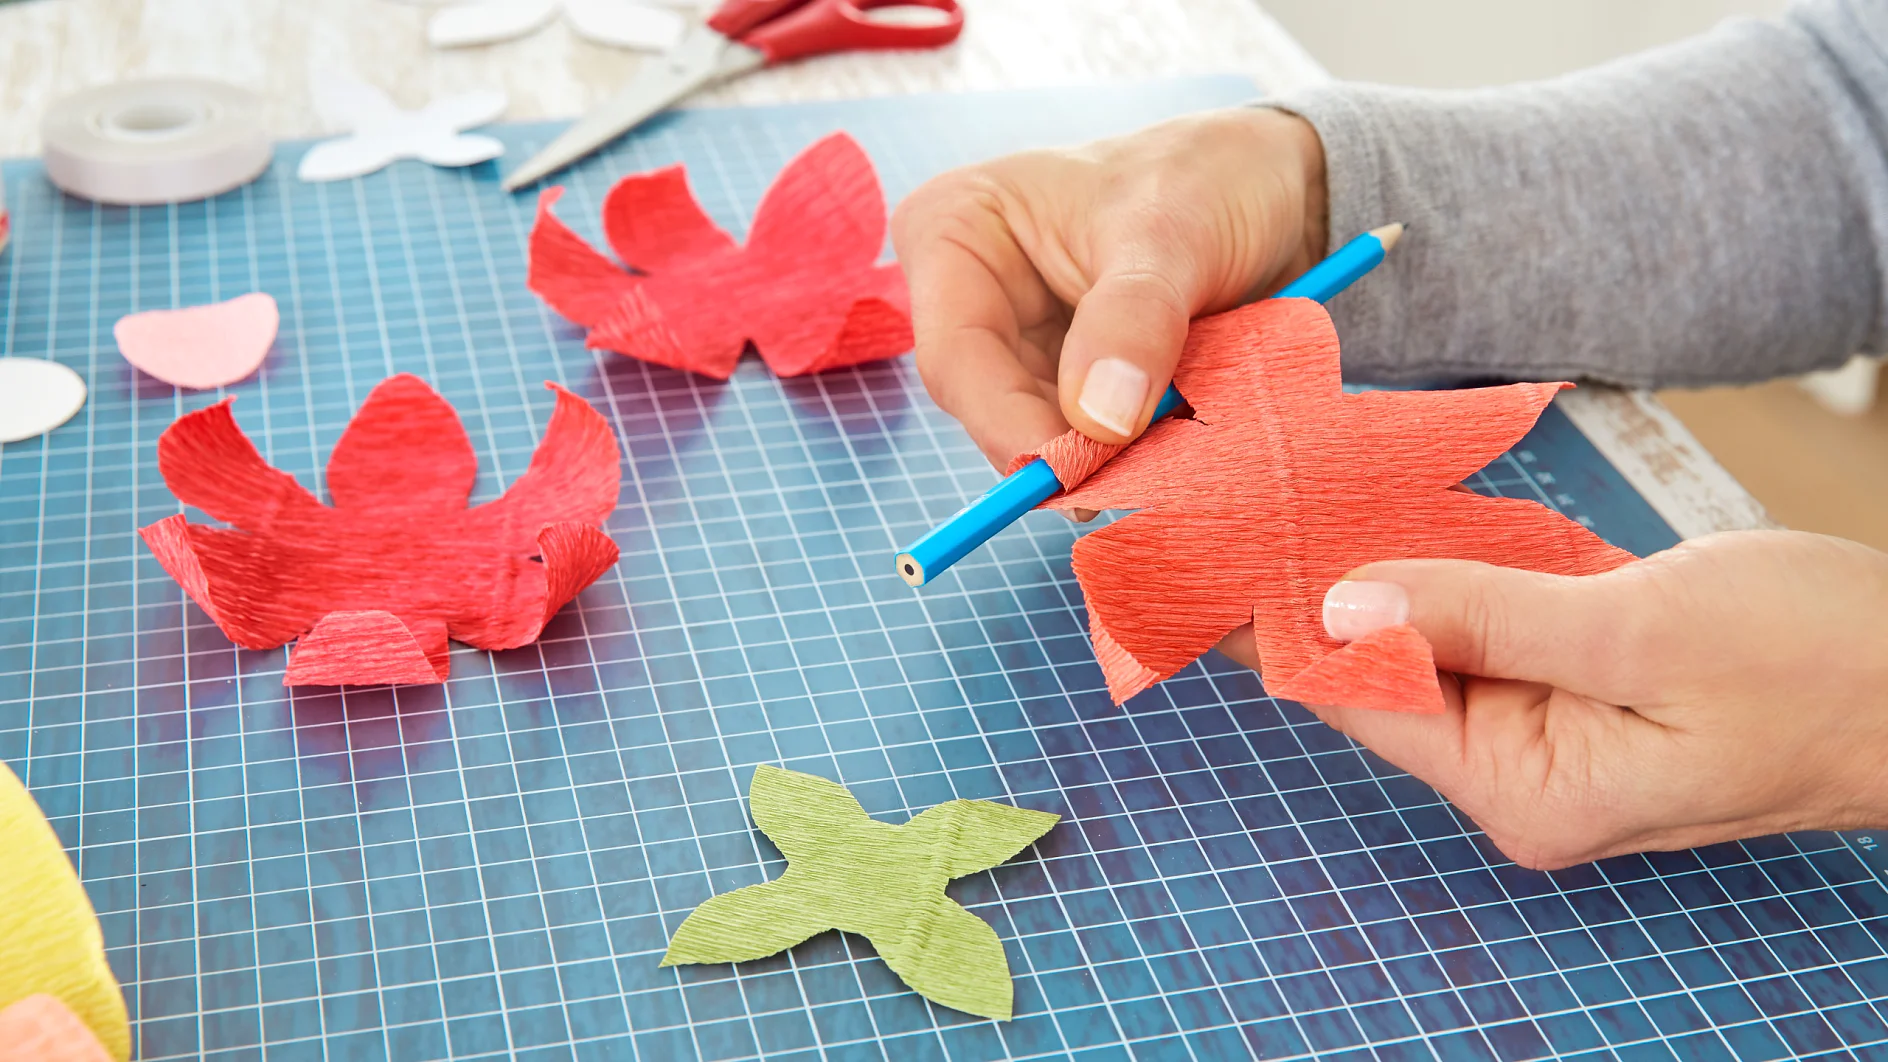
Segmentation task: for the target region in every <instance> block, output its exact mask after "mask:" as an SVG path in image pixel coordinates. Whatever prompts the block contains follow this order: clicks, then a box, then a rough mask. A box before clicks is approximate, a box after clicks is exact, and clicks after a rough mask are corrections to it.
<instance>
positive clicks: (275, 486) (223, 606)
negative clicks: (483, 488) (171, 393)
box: [142, 375, 622, 686]
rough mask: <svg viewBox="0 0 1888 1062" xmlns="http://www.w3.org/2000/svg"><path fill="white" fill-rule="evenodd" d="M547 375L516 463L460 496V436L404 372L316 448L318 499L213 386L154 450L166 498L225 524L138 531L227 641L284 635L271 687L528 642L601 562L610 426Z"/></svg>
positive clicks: (440, 403)
mask: <svg viewBox="0 0 1888 1062" xmlns="http://www.w3.org/2000/svg"><path fill="white" fill-rule="evenodd" d="M546 386H547V387H550V388H551V389H552V390H553V391H555V392H557V408H556V411H555V412H554V413H553V414H552V415H551V421H550V426H549V427H548V428H547V429H546V430H545V433H544V438H543V440H542V441H541V442H539V444H538V448H537V452H536V453H535V454H533V455H532V458H531V466H530V467H529V468H528V469H526V470H525V473H524V475H522V476H520V477H519V478H518V480H517V482H515V483H513V484H512V485H511V488H510V489H509V490H507V491H506V492H505V493H504V495H503V496H502V497H500V498H497V499H496V500H493V501H490V502H486V503H485V504H483V505H479V506H475V507H473V508H470V509H468V508H466V501H467V499H468V498H469V497H470V495H471V493H472V485H473V480H474V479H475V477H476V476H477V474H478V460H477V458H476V457H475V456H474V454H473V452H472V444H471V442H470V441H469V440H468V439H467V438H466V434H465V429H464V428H463V427H461V426H460V424H459V416H458V414H457V413H455V412H453V409H452V406H450V405H449V404H447V402H446V400H445V399H443V398H441V397H440V396H439V395H438V394H436V393H434V391H433V390H432V388H430V387H428V386H426V384H425V383H424V382H422V381H421V380H420V379H419V378H418V377H414V376H407V375H400V376H394V377H391V378H389V379H387V380H384V381H382V382H381V383H380V385H379V386H377V387H375V388H374V390H373V393H372V394H370V395H368V396H367V401H366V403H364V404H363V405H362V406H361V408H360V411H359V412H358V413H356V414H355V415H354V419H353V420H352V421H351V422H349V424H348V426H347V430H346V431H345V432H343V433H342V435H341V439H340V441H339V442H338V443H336V444H335V447H334V453H333V454H332V455H331V456H330V457H329V459H328V475H327V481H328V494H329V496H330V499H331V500H332V505H323V504H322V503H321V502H320V501H318V500H317V499H316V498H315V496H314V495H313V494H310V493H309V492H308V491H306V490H304V489H303V488H302V487H301V486H300V485H299V484H297V483H296V482H295V480H294V478H293V477H291V476H289V475H288V474H286V473H284V472H280V471H277V470H276V469H274V468H271V467H270V466H269V465H268V464H267V463H265V462H264V461H263V459H262V456H261V455H260V454H259V453H257V452H256V448H255V446H253V445H252V444H251V443H250V442H249V439H248V438H247V437H245V436H244V435H243V433H242V431H241V429H239V428H237V426H236V421H235V419H234V417H232V416H231V414H230V400H228V399H225V400H224V401H222V402H219V403H218V404H216V405H214V406H211V407H209V408H207V409H200V410H198V411H196V412H194V413H189V414H186V415H184V416H183V417H180V418H178V420H177V422H176V423H174V424H172V425H171V426H170V427H169V428H168V429H166V430H165V432H164V434H163V436H162V437H161V438H159V439H158V442H157V461H158V470H159V471H160V472H161V473H163V476H164V482H165V483H167V484H168V485H169V486H170V489H171V492H172V493H174V494H176V495H177V497H178V499H179V500H180V501H182V502H184V503H185V504H186V505H194V506H196V507H197V508H199V509H202V510H203V511H204V512H206V513H209V514H210V515H211V516H213V517H215V518H216V519H218V520H221V521H223V522H224V523H227V524H230V525H232V526H231V527H228V528H221V527H204V526H201V525H197V524H190V523H186V522H185V520H184V517H183V516H182V515H178V516H173V517H170V518H168V519H165V520H160V521H158V522H157V523H155V524H152V525H151V526H149V527H146V528H144V529H143V532H142V534H143V535H144V540H145V542H147V543H148V544H149V545H150V547H151V551H152V552H153V553H155V554H156V555H157V558H158V560H159V561H160V562H161V563H162V564H163V565H164V570H165V571H168V572H169V573H170V574H171V577H172V578H174V579H176V580H177V582H178V583H180V584H181V585H182V586H183V588H184V589H185V591H187V592H188V593H189V594H190V597H191V599H192V600H194V601H196V603H197V604H198V605H200V606H202V608H203V610H204V611H205V612H207V613H209V615H210V618H211V619H212V620H214V621H216V625H217V626H218V627H221V628H222V629H223V633H225V634H227V635H228V636H229V638H230V640H231V641H233V642H235V643H236V644H237V645H240V646H243V647H244V648H248V649H272V648H274V647H276V646H279V645H283V644H286V643H287V642H289V641H291V640H293V639H297V638H299V639H300V641H299V642H298V643H297V644H296V646H295V649H294V652H293V653H291V654H290V656H289V661H288V672H287V675H286V676H285V677H284V680H283V682H284V684H285V685H291V686H293V685H341V684H368V683H375V684H378V683H436V682H443V681H445V679H446V675H447V645H446V640H447V638H448V637H451V638H456V639H458V640H460V641H462V642H465V643H467V644H469V645H473V646H476V647H477V648H480V649H512V648H516V647H518V646H521V645H527V644H529V643H530V642H532V641H534V640H536V638H537V637H538V635H539V633H540V632H542V631H543V629H544V625H545V623H546V622H548V621H549V620H550V618H551V616H552V614H554V613H555V612H556V611H557V610H558V609H559V608H561V607H563V605H564V603H565V602H567V601H569V600H570V599H571V598H572V597H574V596H576V594H577V592H578V591H579V590H582V589H583V588H584V587H586V586H588V585H590V584H591V583H592V582H594V581H595V580H596V578H597V577H598V576H600V575H602V574H603V572H605V571H607V570H608V569H609V567H610V566H611V565H613V564H615V563H616V557H617V549H616V544H615V543H614V542H612V541H610V538H609V536H607V535H605V534H604V533H603V532H602V531H601V530H599V529H598V528H599V525H601V524H602V522H603V520H604V518H605V517H606V516H608V515H609V513H610V511H611V510H612V509H613V508H615V506H616V497H617V493H618V490H619V488H620V487H621V484H622V469H621V466H620V465H619V463H618V460H617V447H616V440H615V436H613V435H612V434H611V432H610V428H609V425H608V424H606V423H605V422H604V420H603V418H602V417H601V416H599V415H598V414H597V412H596V410H594V409H592V408H590V406H589V405H588V404H587V403H585V402H584V401H583V400H582V399H580V398H578V397H577V396H576V395H573V394H571V393H570V392H569V391H566V390H564V389H563V388H561V387H558V386H556V385H555V384H547V385H546Z"/></svg>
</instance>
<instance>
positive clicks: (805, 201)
mask: <svg viewBox="0 0 1888 1062" xmlns="http://www.w3.org/2000/svg"><path fill="white" fill-rule="evenodd" d="M884 244H885V194H884V192H882V191H880V190H879V184H878V174H877V173H874V172H873V170H872V160H871V159H870V158H867V157H866V154H865V149H864V148H861V147H860V146H859V142H858V141H856V140H854V139H852V138H851V137H849V136H847V135H846V134H844V133H832V134H830V135H828V136H826V137H823V138H821V139H819V140H817V141H815V142H814V143H813V145H812V146H811V147H808V148H807V149H806V150H805V151H802V152H800V153H799V154H798V155H797V156H795V157H794V159H793V161H791V162H789V163H787V166H786V168H785V169H783V170H781V171H780V176H778V177H776V178H774V183H773V186H772V187H771V188H768V189H767V194H766V195H764V196H762V197H761V201H760V206H759V207H758V208H756V209H755V211H754V227H753V229H752V230H751V231H750V232H749V233H748V235H747V247H748V253H750V254H753V255H756V256H760V257H764V258H767V259H770V260H772V261H777V262H780V263H782V264H789V263H793V264H795V268H796V269H797V270H799V271H802V272H807V273H814V272H824V271H829V270H846V271H851V270H856V269H858V268H859V267H861V266H869V265H871V264H872V263H873V262H875V261H877V260H878V252H879V250H880V249H881V248H882V247H883V246H884Z"/></svg>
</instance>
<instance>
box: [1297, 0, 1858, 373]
mask: <svg viewBox="0 0 1888 1062" xmlns="http://www.w3.org/2000/svg"><path fill="white" fill-rule="evenodd" d="M1268 102H1269V103H1270V105H1272V106H1277V107H1280V108H1282V109H1285V110H1289V111H1292V112H1295V113H1297V114H1300V115H1302V116H1304V117H1305V118H1306V119H1308V120H1309V121H1310V122H1311V123H1312V124H1313V125H1314V126H1316V128H1317V130H1318V133H1319V135H1320V136H1321V137H1322V139H1323V141H1324V150H1325V156H1326V170H1327V173H1328V175H1329V176H1328V181H1329V186H1330V187H1329V191H1330V231H1331V235H1332V239H1333V243H1334V244H1335V242H1337V241H1339V240H1342V239H1347V238H1349V237H1350V236H1353V235H1355V234H1356V233H1358V232H1361V231H1363V230H1365V229H1369V228H1373V227H1375V226H1377V225H1381V224H1384V223H1386V222H1390V221H1402V222H1405V223H1407V224H1408V225H1409V226H1410V229H1409V232H1408V234H1407V235H1406V236H1405V237H1404V238H1403V242H1402V243H1401V244H1399V245H1398V247H1397V248H1396V251H1395V253H1394V254H1392V255H1391V256H1390V259H1389V260H1388V261H1387V262H1385V263H1384V264H1383V266H1381V267H1380V268H1379V269H1378V270H1377V271H1376V272H1375V273H1373V274H1371V276H1369V277H1368V278H1366V279H1365V280H1364V281H1363V282H1361V283H1359V284H1357V285H1356V286H1355V287H1354V288H1352V289H1351V290H1350V291H1348V292H1346V293H1344V294H1342V295H1340V296H1338V297H1337V298H1336V299H1334V300H1332V303H1331V312H1332V315H1333V316H1334V318H1335V319H1336V322H1337V328H1338V335H1339V336H1340V337H1341V339H1342V340H1343V343H1344V364H1345V370H1346V375H1347V376H1350V377H1353V378H1357V379H1365V380H1379V381H1386V382H1388V381H1399V380H1401V381H1409V380H1420V379H1435V378H1437V377H1464V376H1490V375H1495V376H1508V377H1528V378H1548V377H1553V378H1565V377H1575V378H1580V377H1590V378H1594V379H1600V380H1607V381H1613V382H1618V383H1626V384H1633V385H1667V384H1699V383H1715V382H1728V381H1740V380H1755V379H1761V378H1764V377H1769V376H1776V375H1780V374H1785V373H1795V372H1803V371H1807V370H1810V369H1817V368H1826V367H1829V366H1832V365H1835V364H1837V363H1839V362H1840V361H1841V360H1842V359H1843V358H1845V357H1846V356H1847V355H1849V354H1851V353H1853V352H1855V351H1856V350H1873V351H1879V350H1882V349H1883V344H1882V340H1883V327H1884V322H1883V313H1884V306H1885V305H1888V299H1884V291H1883V285H1884V279H1885V278H1888V265H1885V262H1884V252H1885V251H1888V0H1812V2H1809V3H1805V4H1801V5H1799V6H1798V7H1796V8H1794V9H1793V10H1792V11H1791V12H1790V13H1789V14H1788V15H1787V16H1785V17H1784V18H1782V19H1780V20H1777V21H1773V22H1760V21H1754V20H1739V21H1735V22H1730V23H1726V24H1725V25H1723V26H1721V27H1719V28H1718V29H1716V30H1715V31H1713V32H1711V33H1708V34H1705V35H1704V36H1701V37H1697V38H1694V39H1692V40H1689V41H1685V42H1682V43H1680V44H1677V45H1673V46H1670V47H1667V48H1662V49H1658V50H1656V51H1652V52H1647V53H1644V54H1641V55H1637V56H1633V57H1631V58H1628V59H1623V60H1620V61H1617V62H1614V63H1611V64H1608V65H1605V66H1601V67H1596V68H1594V69H1591V70H1587V71H1582V72H1580V73H1577V74H1572V75H1569V76H1566V77H1562V78H1558V79H1555V80H1552V81H1545V82H1538V83H1534V84H1528V85H1518V86H1513V87H1507V88H1499V89H1483V90H1475V91H1469V92H1434V91H1416V90H1408V89H1395V88H1385V87H1379V86H1371V85H1358V84H1335V85H1331V86H1327V87H1322V88H1318V89H1314V90H1311V91H1307V92H1304V93H1302V94H1299V95H1294V96H1290V97H1285V98H1281V99H1276V100H1271V101H1268Z"/></svg>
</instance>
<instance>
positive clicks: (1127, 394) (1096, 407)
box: [1075, 358, 1147, 435]
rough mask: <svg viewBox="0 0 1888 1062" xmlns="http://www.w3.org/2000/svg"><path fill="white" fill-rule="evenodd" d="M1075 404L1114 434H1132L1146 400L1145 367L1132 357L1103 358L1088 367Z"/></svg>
mask: <svg viewBox="0 0 1888 1062" xmlns="http://www.w3.org/2000/svg"><path fill="white" fill-rule="evenodd" d="M1075 404H1076V405H1078V406H1080V407H1082V412H1084V413H1086V414H1088V415H1089V416H1091V417H1093V418H1095V423H1097V424H1099V425H1101V426H1102V427H1104V428H1107V429H1108V430H1109V431H1111V432H1114V433H1115V434H1117V435H1132V434H1133V433H1134V425H1135V424H1136V423H1137V422H1139V421H1140V419H1141V407H1142V406H1144V405H1146V404H1147V371H1146V370H1145V369H1142V368H1141V367H1140V366H1139V365H1136V364H1134V363H1133V362H1131V361H1122V360H1121V359H1120V358H1103V359H1101V360H1100V361H1098V362H1096V363H1095V364H1093V365H1090V366H1089V367H1088V378H1087V379H1085V380H1083V381H1082V394H1081V397H1080V398H1078V399H1076V400H1075Z"/></svg>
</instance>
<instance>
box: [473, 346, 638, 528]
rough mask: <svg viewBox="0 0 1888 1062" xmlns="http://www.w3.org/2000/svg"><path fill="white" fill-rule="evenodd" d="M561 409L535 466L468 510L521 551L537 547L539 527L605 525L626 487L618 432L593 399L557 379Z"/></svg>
mask: <svg viewBox="0 0 1888 1062" xmlns="http://www.w3.org/2000/svg"><path fill="white" fill-rule="evenodd" d="M544 386H545V387H547V388H549V389H550V390H551V391H553V392H555V393H556V395H557V408H556V409H555V410H553V411H552V413H551V422H550V424H549V425H548V426H547V427H546V428H545V429H544V438H543V439H541V440H539V441H538V448H537V450H535V451H534V452H533V453H532V454H531V466H530V467H529V468H527V469H525V471H524V475H522V476H519V477H518V480H517V482H515V483H513V484H512V485H511V488H510V489H509V490H507V491H505V493H504V494H503V495H501V496H499V497H498V498H496V499H494V500H492V501H489V502H486V503H485V504H484V505H481V506H479V507H477V508H475V509H473V510H472V511H471V512H470V513H469V514H467V520H468V522H469V523H470V525H471V526H472V528H473V530H474V531H475V533H477V534H479V535H480V536H482V537H487V538H489V539H491V540H493V541H495V542H498V543H500V544H501V545H502V546H503V548H505V549H509V550H512V551H514V552H518V553H530V552H533V548H534V546H535V545H536V542H537V536H538V531H539V529H541V528H543V527H544V525H546V524H552V523H563V522H569V521H576V522H578V523H585V524H600V523H602V522H603V521H604V518H606V517H608V516H609V515H610V513H611V512H613V511H614V510H615V509H616V497H617V494H618V493H619V492H620V491H621V490H622V487H623V470H622V466H621V463H620V462H619V461H618V460H617V449H616V433H614V432H612V431H611V430H610V425H609V423H608V422H607V421H605V420H604V419H603V417H602V415H601V414H599V413H598V412H597V411H596V410H594V409H592V408H590V403H588V402H585V401H584V400H583V399H581V398H578V397H577V396H576V395H574V394H571V393H570V392H569V391H566V390H564V389H563V388H562V387H559V386H558V385H556V384H554V383H546V384H545V385H544Z"/></svg>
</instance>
